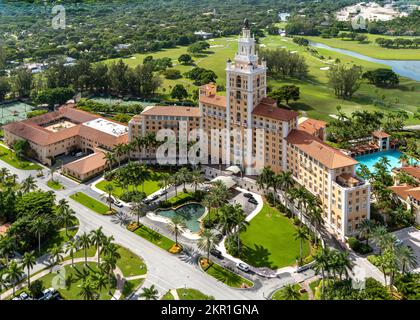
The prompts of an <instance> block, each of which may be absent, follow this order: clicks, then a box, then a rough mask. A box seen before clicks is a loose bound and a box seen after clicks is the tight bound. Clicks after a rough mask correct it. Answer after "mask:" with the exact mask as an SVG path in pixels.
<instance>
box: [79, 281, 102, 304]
mask: <svg viewBox="0 0 420 320" xmlns="http://www.w3.org/2000/svg"><path fill="white" fill-rule="evenodd" d="M79 294H80V296H81V297H83V299H84V300H94V299H95V297H97V296H98V294H97V292H96V291H95V290H94V288H93V284H92V280H91V279H90V278H89V277H88V278H87V279H85V280H83V282H82V285H81V286H80V293H79Z"/></svg>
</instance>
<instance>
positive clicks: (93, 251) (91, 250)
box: [65, 246, 96, 260]
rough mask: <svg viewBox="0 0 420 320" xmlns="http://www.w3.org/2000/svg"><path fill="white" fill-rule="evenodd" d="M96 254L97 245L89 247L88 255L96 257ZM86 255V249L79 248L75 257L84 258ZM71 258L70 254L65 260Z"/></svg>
mask: <svg viewBox="0 0 420 320" xmlns="http://www.w3.org/2000/svg"><path fill="white" fill-rule="evenodd" d="M95 254H96V247H95V246H91V247H89V248H88V249H87V257H88V258H90V257H94V256H95ZM84 257H85V250H84V249H80V250H77V251H76V252H75V253H74V259H78V258H84ZM70 259H71V257H70V256H68V257H66V258H65V260H70Z"/></svg>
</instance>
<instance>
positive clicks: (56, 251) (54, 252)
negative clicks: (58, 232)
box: [49, 244, 64, 268]
mask: <svg viewBox="0 0 420 320" xmlns="http://www.w3.org/2000/svg"><path fill="white" fill-rule="evenodd" d="M49 253H50V260H51V268H52V267H53V266H54V265H56V264H58V263H59V262H60V261H62V260H63V253H64V252H63V248H62V247H61V246H59V245H57V244H56V245H54V247H52V248H51V249H50V252H49Z"/></svg>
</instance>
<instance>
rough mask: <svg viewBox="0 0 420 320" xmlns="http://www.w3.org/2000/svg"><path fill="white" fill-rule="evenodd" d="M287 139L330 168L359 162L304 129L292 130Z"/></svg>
mask: <svg viewBox="0 0 420 320" xmlns="http://www.w3.org/2000/svg"><path fill="white" fill-rule="evenodd" d="M286 141H287V142H288V143H290V144H292V145H294V146H296V147H297V148H298V149H300V150H302V151H303V152H304V153H306V154H307V155H309V156H311V157H312V158H314V159H316V160H318V161H319V162H320V163H322V164H323V165H324V166H326V167H327V168H329V169H336V168H342V167H347V166H352V165H356V164H357V163H358V162H357V161H356V160H354V159H353V158H351V157H349V156H347V155H345V154H344V153H342V152H341V151H340V150H338V149H335V148H333V147H331V146H329V145H327V144H326V143H324V142H323V141H322V140H321V139H319V138H317V137H314V136H313V135H311V134H309V133H307V132H305V131H302V130H296V129H294V130H292V131H291V132H290V133H289V135H288V136H287V137H286Z"/></svg>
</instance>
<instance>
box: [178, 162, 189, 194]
mask: <svg viewBox="0 0 420 320" xmlns="http://www.w3.org/2000/svg"><path fill="white" fill-rule="evenodd" d="M177 175H178V178H179V181H180V182H181V183H182V184H183V185H184V187H183V189H184V191H185V190H186V188H185V185H186V184H187V183H188V182H189V181H191V179H190V177H191V172H190V170H188V168H186V167H182V168H181V169H179V170H178V172H177Z"/></svg>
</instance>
